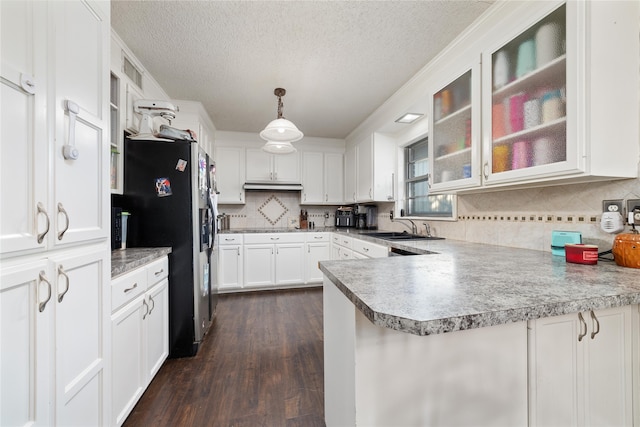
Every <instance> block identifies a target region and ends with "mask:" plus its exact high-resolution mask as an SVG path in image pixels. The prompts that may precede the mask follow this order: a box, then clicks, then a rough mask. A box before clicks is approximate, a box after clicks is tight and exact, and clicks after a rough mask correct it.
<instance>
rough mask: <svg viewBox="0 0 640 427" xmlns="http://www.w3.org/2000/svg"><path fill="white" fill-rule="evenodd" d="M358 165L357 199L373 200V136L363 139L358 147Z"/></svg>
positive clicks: (359, 200) (362, 200) (360, 200)
mask: <svg viewBox="0 0 640 427" xmlns="http://www.w3.org/2000/svg"><path fill="white" fill-rule="evenodd" d="M356 155H357V162H358V166H357V168H356V174H357V176H356V200H357V201H358V202H370V201H372V200H373V137H372V136H369V137H367V138H366V139H365V140H364V141H361V142H360V143H359V144H358V146H357V149H356Z"/></svg>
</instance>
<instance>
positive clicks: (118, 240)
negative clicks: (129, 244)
mask: <svg viewBox="0 0 640 427" xmlns="http://www.w3.org/2000/svg"><path fill="white" fill-rule="evenodd" d="M116 249H122V208H117V207H112V208H111V250H112V251H115V250H116Z"/></svg>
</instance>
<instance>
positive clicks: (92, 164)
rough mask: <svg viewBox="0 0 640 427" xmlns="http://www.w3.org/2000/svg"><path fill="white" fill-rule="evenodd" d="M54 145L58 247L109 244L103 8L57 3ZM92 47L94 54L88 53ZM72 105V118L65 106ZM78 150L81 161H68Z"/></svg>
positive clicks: (106, 50) (106, 28) (106, 53)
mask: <svg viewBox="0 0 640 427" xmlns="http://www.w3.org/2000/svg"><path fill="white" fill-rule="evenodd" d="M53 5H54V10H55V16H56V22H57V23H58V25H57V27H56V31H55V43H56V52H55V59H56V61H55V94H56V96H55V103H54V104H52V105H51V108H52V109H53V110H54V111H55V129H56V134H55V144H54V145H53V153H52V154H53V160H54V161H53V165H54V191H55V193H54V194H55V206H54V207H53V209H54V210H55V211H54V214H53V218H54V221H52V222H53V225H55V231H56V236H55V239H53V242H54V245H64V244H66V243H74V242H80V241H87V240H92V239H98V238H107V236H108V232H109V229H110V221H109V218H110V215H109V205H108V203H105V200H108V195H109V178H108V177H109V150H110V149H109V147H110V142H109V119H110V113H109V82H110V74H109V40H110V31H111V28H110V25H109V22H110V21H109V16H108V8H107V10H106V13H107V15H106V16H105V11H103V9H102V8H101V7H100V5H99V4H98V3H89V2H79V1H74V2H54V3H53ZM87 46H90V48H87ZM68 101H70V102H73V103H75V104H76V105H77V106H78V108H79V113H78V114H77V118H76V119H75V125H74V124H73V122H74V120H73V114H70V113H68V112H67V111H66V109H65V102H68ZM65 145H75V147H76V148H77V150H78V158H77V159H76V160H67V159H65V157H64V156H63V147H64V146H65Z"/></svg>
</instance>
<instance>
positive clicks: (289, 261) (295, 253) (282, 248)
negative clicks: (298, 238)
mask: <svg viewBox="0 0 640 427" xmlns="http://www.w3.org/2000/svg"><path fill="white" fill-rule="evenodd" d="M275 250H276V257H275V263H276V275H275V284H276V285H292V284H300V283H304V267H305V264H304V243H302V242H300V243H279V244H277V245H275Z"/></svg>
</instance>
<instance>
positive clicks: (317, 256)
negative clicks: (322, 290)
mask: <svg viewBox="0 0 640 427" xmlns="http://www.w3.org/2000/svg"><path fill="white" fill-rule="evenodd" d="M330 235H331V234H330V233H310V234H307V236H306V237H307V239H306V243H305V248H306V249H305V252H306V253H305V264H306V267H305V279H304V281H305V283H322V271H320V269H319V268H318V263H319V262H320V261H328V260H330V259H331V241H330V239H329V237H330Z"/></svg>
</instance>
